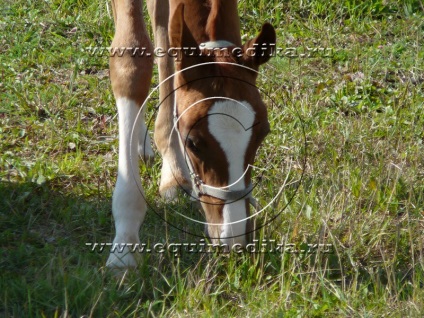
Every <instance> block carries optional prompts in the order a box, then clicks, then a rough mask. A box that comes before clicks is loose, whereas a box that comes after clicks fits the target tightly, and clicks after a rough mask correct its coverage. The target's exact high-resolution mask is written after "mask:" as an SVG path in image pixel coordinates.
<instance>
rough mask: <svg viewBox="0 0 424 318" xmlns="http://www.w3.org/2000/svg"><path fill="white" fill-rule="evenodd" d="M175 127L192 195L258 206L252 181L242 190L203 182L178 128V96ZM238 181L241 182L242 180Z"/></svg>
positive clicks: (205, 45)
mask: <svg viewBox="0 0 424 318" xmlns="http://www.w3.org/2000/svg"><path fill="white" fill-rule="evenodd" d="M230 46H234V44H233V43H231V42H228V41H210V42H205V43H201V44H200V45H199V48H200V49H201V50H203V49H214V48H222V47H230ZM174 129H175V130H176V132H177V135H178V141H179V144H180V148H181V151H182V152H183V154H184V156H185V158H186V163H187V167H188V170H189V172H190V179H191V182H192V185H193V192H192V195H193V196H194V197H195V198H196V199H199V198H200V197H202V196H204V195H206V196H210V197H213V198H216V199H220V200H223V201H232V202H234V201H238V200H242V199H249V202H250V203H251V204H252V205H253V206H254V207H255V208H257V206H258V203H257V202H256V200H255V199H254V198H253V197H252V190H253V185H252V183H249V185H248V186H247V187H246V188H244V189H242V190H230V189H229V187H222V188H218V187H214V186H210V185H207V184H205V182H203V180H202V179H201V178H200V176H199V175H198V174H197V173H196V171H195V170H194V166H193V163H192V161H191V159H190V157H189V155H188V154H187V151H185V147H184V142H183V139H182V137H181V134H180V131H179V130H178V114H177V100H176V98H175V99H174ZM187 159H188V160H187ZM237 182H240V180H239V181H237ZM230 203H231V202H230Z"/></svg>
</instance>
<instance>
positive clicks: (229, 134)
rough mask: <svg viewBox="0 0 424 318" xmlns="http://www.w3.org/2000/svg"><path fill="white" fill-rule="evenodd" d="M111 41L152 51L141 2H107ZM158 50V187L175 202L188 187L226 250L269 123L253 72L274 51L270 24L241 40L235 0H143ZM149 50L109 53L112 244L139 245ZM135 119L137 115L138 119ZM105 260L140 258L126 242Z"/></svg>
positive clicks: (244, 229) (242, 230) (244, 238)
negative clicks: (113, 124)
mask: <svg viewBox="0 0 424 318" xmlns="http://www.w3.org/2000/svg"><path fill="white" fill-rule="evenodd" d="M112 9H113V18H114V24H115V34H114V38H113V41H112V44H111V46H112V47H120V48H143V51H145V52H158V50H155V49H154V47H153V44H152V41H151V39H150V37H149V34H148V31H147V27H146V24H145V19H144V12H143V0H112ZM147 11H148V14H149V16H150V20H151V23H152V29H153V37H154V42H155V47H156V49H158V48H160V49H161V50H160V52H165V54H161V55H160V56H157V57H156V60H157V65H158V70H159V82H160V83H161V85H160V88H159V99H160V105H161V106H160V108H159V110H158V114H157V117H156V120H155V126H154V142H155V144H156V147H157V149H158V151H159V152H160V154H161V156H162V168H161V179H160V185H159V192H160V195H161V196H162V197H164V198H166V199H167V200H173V199H174V198H175V197H176V195H177V193H178V192H177V191H178V189H180V188H182V189H183V190H185V191H192V195H193V196H194V197H195V198H196V199H198V200H199V202H200V204H201V207H202V209H203V211H204V215H205V219H206V223H207V226H206V231H205V232H206V235H207V236H208V237H209V238H210V239H211V241H212V242H213V243H224V244H227V246H229V247H230V248H231V247H232V246H234V245H236V244H237V245H239V246H245V245H246V244H247V243H248V242H249V239H250V238H249V237H250V236H249V233H251V232H252V231H253V230H254V229H253V225H252V222H251V221H250V219H249V216H250V201H251V200H250V198H251V192H252V188H253V186H252V183H251V175H252V171H251V165H252V164H253V162H254V159H255V155H256V152H257V150H258V148H259V146H260V145H261V143H262V142H263V140H264V138H265V137H266V135H267V134H268V133H269V131H270V125H269V122H268V119H267V117H268V115H267V107H266V105H265V104H264V102H263V101H262V99H261V96H260V93H259V90H258V88H257V87H256V84H255V83H256V79H257V75H258V69H259V67H260V65H262V64H264V63H266V62H267V61H268V60H269V58H270V57H271V56H272V50H273V47H274V46H275V42H276V33H275V29H274V28H273V26H272V25H271V24H269V23H264V24H263V26H262V29H261V31H260V33H259V34H258V35H257V36H256V37H255V38H253V39H250V40H248V41H247V42H246V43H244V44H242V40H241V33H240V19H239V15H238V10H237V0H147ZM153 64H154V55H153V54H143V56H135V55H134V54H131V52H130V50H128V51H126V52H124V54H122V55H119V56H111V57H110V80H111V85H112V91H113V94H114V97H115V100H116V106H117V109H118V125H119V160H118V176H117V182H116V186H115V189H114V192H113V197H112V214H113V217H114V222H115V230H116V235H115V238H114V240H113V244H114V245H116V244H118V245H119V244H121V245H123V246H125V245H130V244H139V243H140V239H139V235H138V233H139V230H140V227H141V225H142V222H143V220H144V216H145V214H146V210H147V204H146V200H145V198H144V194H143V187H142V184H141V181H140V171H139V166H138V160H139V155H140V156H141V157H142V158H143V159H144V161H145V162H148V161H149V160H151V159H152V158H153V156H154V153H153V150H152V147H151V145H150V143H151V141H150V139H149V135H148V131H147V127H146V124H145V109H146V107H145V101H146V98H147V96H148V94H149V89H150V84H151V79H152V71H153ZM138 119H139V121H140V122H139V121H138ZM106 265H107V266H109V267H116V268H126V267H134V266H136V265H137V255H136V254H135V253H131V252H130V248H129V247H125V248H123V249H119V250H115V251H113V252H111V254H110V256H109V258H108V260H107V263H106Z"/></svg>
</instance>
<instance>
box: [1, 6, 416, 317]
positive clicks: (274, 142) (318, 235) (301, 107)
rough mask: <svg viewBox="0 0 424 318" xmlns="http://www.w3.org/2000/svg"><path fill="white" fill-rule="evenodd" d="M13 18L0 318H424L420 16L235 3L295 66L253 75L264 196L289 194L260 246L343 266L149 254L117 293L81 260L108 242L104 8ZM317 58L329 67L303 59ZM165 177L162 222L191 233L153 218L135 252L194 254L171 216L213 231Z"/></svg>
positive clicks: (147, 180)
mask: <svg viewBox="0 0 424 318" xmlns="http://www.w3.org/2000/svg"><path fill="white" fill-rule="evenodd" d="M1 6H2V10H1V11H2V13H1V18H0V29H1V33H0V34H1V36H0V39H1V43H2V45H1V46H0V56H1V57H0V63H1V72H0V74H1V75H0V78H1V80H0V96H1V98H0V99H1V101H2V102H1V105H0V122H1V124H0V135H1V138H0V242H1V243H0V254H1V258H0V273H1V274H0V315H1V316H5V317H24V316H25V317H69V316H72V317H80V316H87V317H89V316H92V317H139V316H146V317H148V316H151V317H160V316H184V317H185V316H193V317H194V316H195V317H210V316H232V317H246V316H247V317H257V316H270V317H324V316H325V317H383V316H384V317H421V316H423V315H424V301H423V299H424V283H423V282H424V255H423V254H424V181H423V180H424V173H423V171H424V146H423V142H424V92H423V86H424V85H423V82H424V65H423V61H424V49H423V34H424V24H423V14H424V7H423V2H422V1H413V0H408V1H378V0H374V1H354V0H346V1H343V2H338V1H333V0H329V1H326V2H324V3H323V2H319V1H296V2H286V1H263V0H242V1H240V2H239V7H240V9H239V10H240V16H241V22H242V34H243V38H244V39H247V38H250V37H252V36H254V35H255V34H256V32H257V31H258V30H259V29H260V26H261V23H262V22H264V21H270V22H271V23H272V24H273V25H274V26H275V27H276V29H277V34H278V46H279V47H281V48H282V49H283V52H291V53H290V54H291V56H292V57H288V56H281V57H276V58H274V59H272V61H271V62H270V63H269V64H267V66H265V67H264V68H263V69H262V72H261V76H260V77H259V83H258V86H259V87H261V88H262V89H263V92H264V96H265V97H264V99H265V100H266V101H267V103H268V105H269V108H270V116H269V117H270V122H271V126H272V133H271V134H270V136H269V137H268V138H267V140H266V142H265V144H264V147H263V148H262V149H261V151H260V153H259V155H258V160H257V166H259V167H266V168H267V170H266V171H264V172H263V175H262V180H261V187H260V189H259V190H257V193H256V196H257V197H258V198H260V201H261V203H262V204H265V203H267V202H268V201H269V199H270V198H272V196H273V195H274V194H275V192H276V190H277V187H276V185H278V184H281V180H285V178H286V177H287V180H288V181H287V182H288V183H290V182H291V183H292V185H289V186H287V187H286V188H285V191H284V194H283V195H282V196H281V198H280V199H279V201H278V202H277V203H275V204H274V205H273V209H272V211H268V212H267V214H264V215H262V216H261V217H260V218H259V220H258V222H259V223H261V224H265V223H267V221H269V220H271V219H272V218H275V220H273V221H272V222H269V224H268V225H267V226H264V227H263V229H261V231H259V232H258V233H257V236H258V238H261V239H262V238H263V239H268V240H271V239H274V240H276V241H278V242H280V241H284V242H286V243H290V244H294V245H295V246H296V248H297V249H302V248H305V247H306V246H307V245H306V244H317V243H321V244H331V245H332V247H333V251H334V252H333V253H330V254H326V253H316V254H313V253H284V254H279V253H258V254H252V255H249V254H246V255H231V256H227V255H210V254H187V253H183V254H182V255H180V257H175V256H174V255H173V254H172V253H164V254H157V253H156V254H155V253H152V254H145V255H144V256H143V259H142V264H140V266H139V268H137V269H136V270H135V271H134V272H130V273H128V274H127V275H126V277H125V278H124V279H121V280H119V279H116V278H115V277H114V276H113V274H112V273H110V272H108V271H107V270H106V269H105V268H104V264H105V261H106V259H107V253H106V252H104V253H99V252H91V251H90V249H89V248H88V247H87V246H86V245H85V243H87V242H110V241H111V240H112V238H113V233H114V229H113V220H112V217H111V211H110V210H111V208H110V207H111V195H112V190H113V186H114V182H115V179H116V167H117V139H116V137H117V118H116V111H115V105H114V100H113V96H112V93H111V88H110V84H109V79H108V72H107V69H108V56H106V55H105V56H93V55H91V54H89V52H88V51H87V49H86V48H88V47H90V46H91V47H93V46H102V47H107V46H108V45H109V44H110V42H111V38H112V36H113V22H112V19H111V15H110V10H108V5H107V3H106V2H98V1H95V2H89V1H78V0H68V1H64V2H61V1H51V2H33V1H22V0H19V1H6V2H4V3H2V5H1ZM308 48H331V49H332V50H333V53H332V54H330V56H326V57H323V56H320V55H317V56H311V57H308V58H307V57H303V58H302V57H300V56H299V55H300V54H302V53H305V52H308ZM293 52H294V53H293ZM294 55H297V57H294ZM153 81H154V82H155V83H157V76H156V75H155V77H154V79H153ZM156 101H157V99H155V98H153V99H152V101H151V105H150V109H153V108H154V104H155V102H156ZM152 114H153V111H152V112H150V113H149V116H152ZM159 171H160V158H157V159H156V161H155V162H154V164H153V165H152V167H144V166H142V174H143V175H142V178H143V184H144V185H145V190H146V194H147V198H148V201H149V203H151V210H155V211H156V212H157V213H159V215H160V216H162V217H166V218H168V220H171V222H172V224H174V225H177V226H178V227H180V228H182V229H183V230H184V231H181V230H178V229H176V228H174V227H172V226H169V225H167V223H165V222H164V221H163V220H162V219H160V218H159V217H158V216H157V215H156V214H155V213H153V212H154V211H149V213H148V214H147V217H146V220H145V223H144V225H143V226H142V229H141V232H140V237H141V241H142V242H145V243H148V244H150V245H153V244H155V243H158V242H159V243H164V242H197V241H198V240H199V237H196V236H192V235H190V234H187V233H186V232H187V231H188V232H190V233H194V234H200V232H201V227H200V226H196V225H195V224H193V223H188V222H186V221H185V220H184V219H181V218H178V217H176V216H175V215H174V214H172V213H171V212H172V211H173V210H170V209H171V208H172V209H174V210H177V211H180V212H184V213H185V214H189V215H190V216H193V217H195V218H198V219H201V217H200V216H198V214H197V211H195V210H194V209H189V208H187V206H188V202H187V200H186V199H184V198H182V199H181V200H182V202H180V203H179V204H175V205H173V206H170V205H165V204H163V203H162V202H160V201H159V200H158V198H157V183H158V180H159ZM258 174H259V173H258ZM300 179H301V182H297V181H298V180H300Z"/></svg>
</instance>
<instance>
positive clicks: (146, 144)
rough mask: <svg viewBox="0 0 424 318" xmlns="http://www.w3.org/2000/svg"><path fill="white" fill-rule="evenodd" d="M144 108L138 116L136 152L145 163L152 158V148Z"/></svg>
mask: <svg viewBox="0 0 424 318" xmlns="http://www.w3.org/2000/svg"><path fill="white" fill-rule="evenodd" d="M145 114H146V110H145V108H144V109H142V111H141V114H140V117H141V119H140V120H139V121H140V139H139V141H138V153H139V155H140V156H141V158H143V160H144V162H145V163H150V162H151V161H153V159H154V156H155V154H154V152H153V149H152V143H151V141H150V135H149V132H148V130H147V127H146V115H145Z"/></svg>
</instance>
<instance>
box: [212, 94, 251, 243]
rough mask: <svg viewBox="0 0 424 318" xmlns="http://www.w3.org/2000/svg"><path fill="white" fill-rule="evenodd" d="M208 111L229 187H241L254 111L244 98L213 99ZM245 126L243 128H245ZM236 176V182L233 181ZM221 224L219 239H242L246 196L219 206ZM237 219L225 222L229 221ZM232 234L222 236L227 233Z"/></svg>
mask: <svg viewBox="0 0 424 318" xmlns="http://www.w3.org/2000/svg"><path fill="white" fill-rule="evenodd" d="M208 114H209V115H210V116H209V117H208V127H209V132H210V133H211V134H212V136H213V137H214V138H215V139H216V140H217V141H218V143H219V144H220V146H221V148H222V150H223V151H224V153H225V155H226V157H227V161H228V163H229V168H228V169H229V170H228V174H229V180H228V184H230V185H231V186H230V190H242V189H244V188H245V183H244V177H243V178H241V179H240V180H239V178H240V177H241V176H242V175H243V173H244V171H245V168H244V161H245V155H246V150H247V147H248V145H249V141H250V138H251V136H252V130H251V129H249V128H251V127H252V125H253V123H254V120H255V113H254V111H253V109H252V107H251V106H250V104H249V103H247V102H241V103H236V102H233V101H225V102H216V103H215V104H214V105H213V106H212V107H211V109H210V110H209V112H208ZM246 129H247V130H246ZM237 180H239V182H237V183H235V182H236V181H237ZM223 216H224V225H223V226H222V228H221V241H222V242H223V243H227V244H228V245H230V246H232V245H233V244H235V243H239V244H243V245H244V244H245V243H246V237H245V235H244V234H245V232H246V222H247V220H245V219H246V217H247V211H246V200H239V201H236V202H233V203H230V204H226V205H225V206H224V209H223ZM240 220H244V221H243V222H238V223H234V224H228V223H231V222H237V221H240ZM231 236H237V237H233V238H231V239H226V238H227V237H231Z"/></svg>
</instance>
